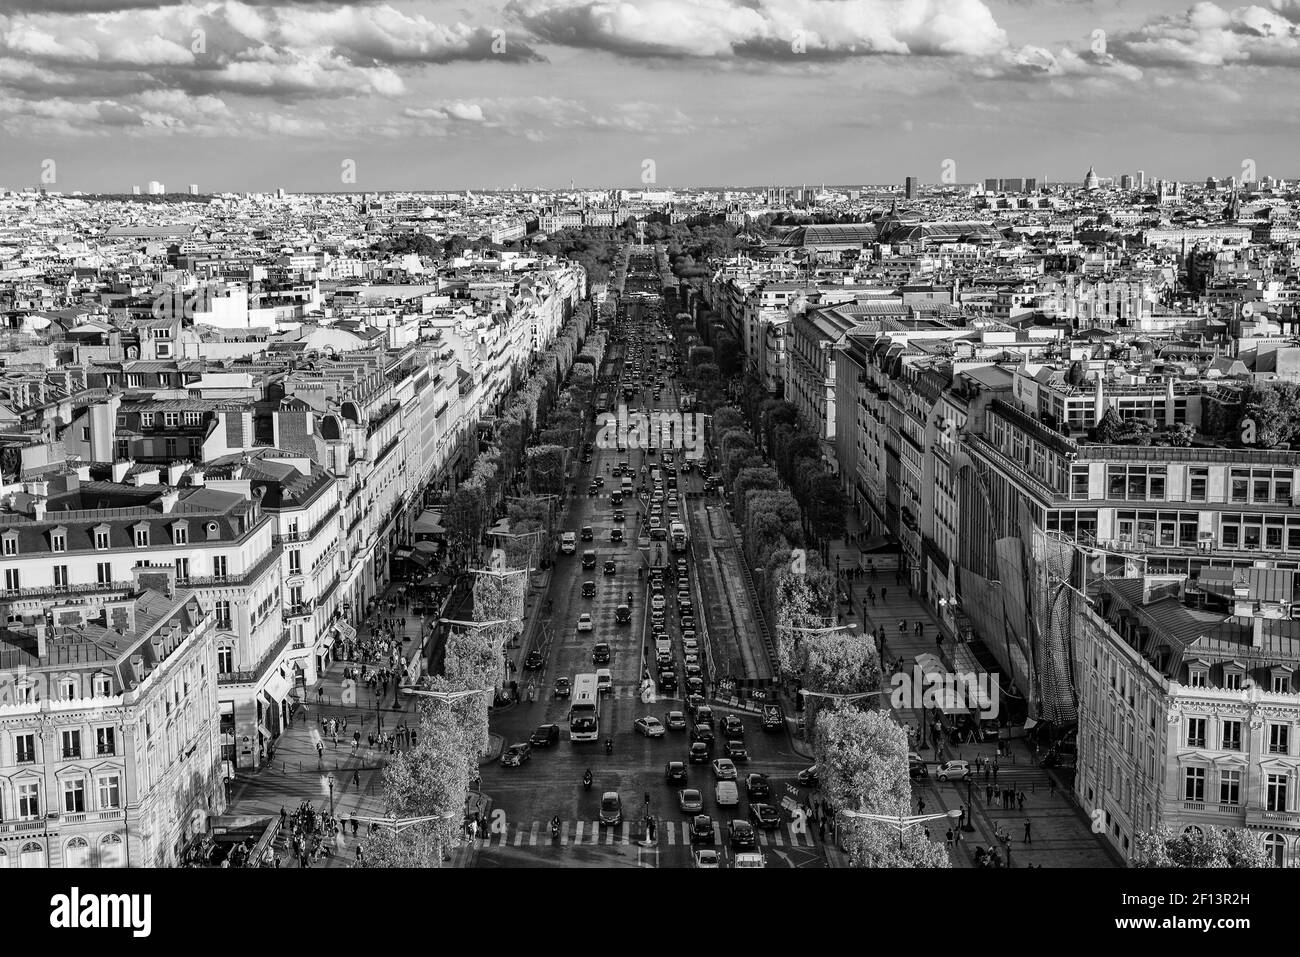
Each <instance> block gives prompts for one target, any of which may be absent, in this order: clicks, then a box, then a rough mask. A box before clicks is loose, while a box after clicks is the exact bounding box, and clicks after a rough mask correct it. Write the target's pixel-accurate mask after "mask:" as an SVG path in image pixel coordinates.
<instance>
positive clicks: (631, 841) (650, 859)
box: [470, 304, 825, 867]
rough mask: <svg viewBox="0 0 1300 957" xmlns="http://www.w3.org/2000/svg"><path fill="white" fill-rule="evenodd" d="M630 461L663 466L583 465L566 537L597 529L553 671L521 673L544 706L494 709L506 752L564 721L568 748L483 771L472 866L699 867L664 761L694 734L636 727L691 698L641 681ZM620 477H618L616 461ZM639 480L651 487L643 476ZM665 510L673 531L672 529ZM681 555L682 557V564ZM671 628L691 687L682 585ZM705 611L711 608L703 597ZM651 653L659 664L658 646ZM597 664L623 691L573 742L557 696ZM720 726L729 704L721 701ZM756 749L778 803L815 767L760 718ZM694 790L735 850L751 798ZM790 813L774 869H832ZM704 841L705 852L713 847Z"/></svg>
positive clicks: (555, 589)
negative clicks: (591, 562)
mask: <svg viewBox="0 0 1300 957" xmlns="http://www.w3.org/2000/svg"><path fill="white" fill-rule="evenodd" d="M650 311H651V310H650V309H649V308H647V307H646V306H644V305H641V304H633V305H632V306H630V307H629V312H630V313H631V316H632V320H633V323H634V324H635V323H636V322H637V321H638V319H639V318H640V317H641V315H642V314H643V313H647V314H648V313H649V312H650ZM643 348H644V350H645V356H646V358H645V359H643V360H642V365H643V368H645V367H646V366H649V365H650V364H651V363H650V362H649V361H647V360H648V359H649V357H650V353H651V350H654V351H656V352H660V353H665V354H666V353H668V352H669V351H670V348H671V347H670V346H667V345H660V346H657V347H656V346H651V345H643ZM676 402H677V391H676V388H675V387H674V385H673V383H672V381H671V380H668V385H667V387H666V388H665V389H664V391H663V398H662V400H661V401H660V402H658V403H652V401H651V397H650V394H649V392H648V391H647V392H645V393H642V394H641V395H640V396H638V397H637V398H636V399H634V400H633V401H632V403H630V404H632V405H637V406H640V407H642V408H645V407H652V406H653V407H658V408H663V409H675V408H676ZM619 461H630V463H631V464H632V465H633V466H634V467H636V468H638V469H639V468H640V466H641V465H642V464H647V465H650V466H651V467H652V466H653V464H654V463H653V461H651V460H650V459H648V458H646V456H645V453H643V452H640V451H632V452H628V451H621V452H620V451H619V450H617V449H599V448H598V449H596V450H595V452H594V457H593V461H592V462H591V463H590V464H588V465H585V466H583V467H582V471H581V472H580V473H579V474H578V476H577V487H578V494H577V495H575V496H571V497H570V505H569V508H568V510H567V512H566V516H565V518H564V522H563V528H564V529H565V530H572V531H578V530H580V529H581V528H582V526H584V525H590V526H591V527H592V529H593V533H594V534H593V541H591V542H583V541H579V542H578V551H577V553H576V554H575V555H561V556H560V557H559V559H558V561H557V564H556V566H555V569H554V572H553V574H552V576H551V585H550V590H549V592H548V596H547V597H548V598H550V599H551V600H552V601H553V602H554V606H553V611H552V614H551V624H552V628H551V635H552V640H551V643H550V646H549V647H547V648H546V649H545V652H546V655H545V664H544V666H543V668H542V669H541V670H540V671H532V672H525V673H523V674H521V676H520V677H519V683H520V687H521V688H526V687H527V686H528V684H529V683H530V682H531V683H532V684H533V685H534V686H535V687H536V689H537V700H536V701H534V702H531V703H530V702H528V701H527V697H526V696H525V700H524V702H523V703H521V704H519V705H517V706H515V707H513V708H510V709H508V710H505V711H503V712H501V713H499V714H496V715H494V717H493V720H492V728H493V730H494V731H496V732H497V733H499V734H501V735H503V736H504V738H505V739H506V744H507V745H508V744H512V743H515V742H518V741H525V740H527V738H528V736H529V735H530V734H531V733H532V731H533V730H534V729H535V728H536V727H537V726H538V725H541V724H547V723H553V724H556V725H558V726H559V727H560V740H559V743H558V744H557V745H555V746H553V747H551V748H546V749H540V748H537V749H534V751H533V756H532V758H531V760H529V761H528V762H526V763H525V764H524V765H522V766H521V767H517V768H506V767H502V766H501V765H500V764H493V765H491V766H489V767H485V768H484V769H483V774H482V791H483V793H484V794H485V795H486V796H487V797H488V799H489V801H490V805H491V808H492V812H491V815H492V816H491V819H490V820H491V824H490V826H489V829H488V830H489V833H488V834H487V835H485V836H483V837H481V839H480V841H479V845H478V848H477V850H476V851H475V852H474V853H473V854H472V855H471V858H470V860H471V861H472V863H473V864H474V865H475V866H479V867H547V866H557V865H558V866H564V867H581V866H592V867H618V866H625V867H688V866H691V863H692V855H691V846H690V844H689V843H688V835H687V831H686V826H685V825H686V824H687V822H689V820H690V818H691V817H692V816H693V815H691V814H686V813H684V812H682V811H681V810H680V809H679V807H678V791H679V790H680V788H679V787H678V786H675V785H669V784H668V783H667V782H666V781H665V779H664V766H665V764H666V763H667V762H668V761H674V760H677V761H685V760H686V758H687V751H688V737H687V732H686V731H669V732H668V733H667V734H666V735H665V736H664V737H663V738H659V739H651V738H646V737H643V736H641V735H639V734H637V733H636V732H635V731H634V730H633V722H634V721H635V720H636V719H637V718H638V717H641V716H643V715H655V716H657V717H658V718H659V719H660V720H661V721H662V720H664V717H665V715H666V714H667V712H669V711H672V710H680V711H684V710H685V702H684V699H683V697H682V696H681V695H682V692H681V690H679V691H678V692H677V694H676V695H675V696H664V695H662V694H660V695H659V696H658V698H657V700H656V701H655V702H654V703H653V704H645V703H642V701H641V698H640V694H639V680H640V677H641V672H642V664H641V662H642V660H643V659H642V655H643V643H644V640H645V639H646V636H647V635H648V634H649V628H648V624H647V619H648V614H647V612H648V609H647V598H648V583H647V581H646V579H645V578H638V576H637V568H638V566H639V565H640V564H642V562H643V561H644V560H645V559H644V557H643V555H642V553H641V552H640V551H639V549H638V548H637V543H636V537H637V510H638V508H639V507H642V506H640V505H639V504H638V502H637V501H636V500H635V499H634V500H633V501H632V502H630V503H625V504H624V511H625V513H626V516H627V518H626V521H625V522H623V523H616V522H615V521H614V519H613V510H612V507H611V505H610V499H609V492H610V491H611V488H617V485H618V480H617V479H616V478H614V477H613V476H612V470H613V468H614V467H615V466H616V464H617V463H618V462H619ZM607 466H608V467H609V469H610V472H611V474H609V475H608V476H607V473H606V467H607ZM596 475H601V476H606V478H605V485H604V487H603V488H601V490H600V494H599V495H596V496H590V497H589V496H588V495H587V494H586V490H587V487H588V484H589V481H590V479H591V477H594V476H596ZM636 481H637V484H638V485H639V484H640V478H639V475H638V478H637V480H636ZM679 483H680V487H679V491H685V490H686V489H687V488H701V487H702V480H701V479H700V477H699V476H698V474H696V473H692V474H690V475H689V476H679ZM667 513H668V509H667V507H665V516H664V523H665V525H666V524H667V523H668V514H667ZM615 528H623V529H624V534H625V536H626V538H627V541H625V542H623V543H621V544H615V543H611V541H610V532H611V531H612V530H613V529H615ZM589 549H590V550H593V551H595V552H596V556H597V564H596V567H595V568H594V569H590V570H584V569H583V568H582V553H583V552H584V551H586V550H589ZM676 557H677V556H675V555H671V554H670V556H669V558H670V562H673V561H675V559H676ZM607 558H612V559H613V560H614V561H615V563H616V573H615V574H613V575H606V574H604V572H603V568H602V566H603V563H604V561H605V560H606V559H607ZM584 581H591V582H594V583H595V586H596V595H595V597H594V598H584V597H582V585H583V582H584ZM629 591H630V592H632V593H633V602H632V611H633V615H632V621H631V623H629V624H623V625H618V624H616V623H615V620H614V611H615V609H616V607H617V606H618V605H619V603H620V602H622V601H624V600H625V599H626V596H627V593H628V592H629ZM668 596H669V601H668V606H669V607H668V611H667V614H666V620H667V625H668V633H669V634H670V635H671V636H672V637H673V645H674V655H675V658H676V665H677V672H678V679H679V681H681V680H682V679H684V677H685V675H684V672H683V667H684V664H683V661H682V658H681V643H680V627H679V624H678V620H677V613H676V610H675V601H673V587H672V586H671V585H670V586H669V589H668ZM694 597H695V605H696V608H697V612H698V610H699V609H700V608H701V607H702V603H701V601H700V596H698V595H696V596H694ZM583 612H588V613H590V614H591V616H592V620H593V623H594V629H593V630H592V631H589V632H579V631H577V629H576V624H577V620H578V616H579V615H580V614H581V613H583ZM597 641H607V642H609V644H610V647H611V650H612V658H611V661H610V663H609V665H607V666H604V665H601V666H597V665H594V664H593V663H592V656H591V651H592V647H593V645H594V644H595V643H596V642H597ZM650 657H653V651H652V650H651V653H650ZM597 667H609V668H610V669H611V671H612V673H613V679H614V688H613V692H612V693H611V694H610V695H608V696H607V697H606V698H605V700H604V701H603V703H602V706H601V714H600V725H601V740H600V741H596V742H571V741H569V739H568V720H567V715H568V701H567V700H564V699H556V698H554V697H553V696H552V689H553V687H554V682H555V679H556V678H557V677H559V676H566V677H569V678H570V679H572V678H573V676H574V675H576V674H579V673H584V672H592V671H594V670H595V669H596V668H597ZM714 710H715V714H716V716H717V724H718V725H719V726H720V725H721V721H722V718H723V716H724V714H726V712H727V709H726V708H723V707H715V708H714ZM743 720H744V723H745V742H746V746H747V748H748V749H749V752H750V760H749V762H748V763H747V764H740V765H739V769H740V773H741V776H742V779H743V776H744V775H745V774H746V773H748V772H749V771H759V772H762V773H765V774H768V775H770V776H771V782H772V786H773V791H774V794H773V798H772V800H771V802H770V803H773V804H778V803H779V801H780V798H781V796H782V795H783V793H784V785H785V783H786V782H787V781H789V782H793V779H794V775H795V774H796V773H797V772H798V771H800V770H802V769H803V768H805V767H807V765H808V763H809V762H808V761H807V759H805V758H803V757H802V756H800V755H799V754H798V753H796V752H795V750H794V748H793V746H792V743H791V741H790V738H789V735H788V732H786V731H781V732H778V733H764V732H763V731H762V730H761V729H760V728H759V726H758V722H757V719H756V718H755V717H754V716H753V715H747V716H745V717H744V719H743ZM606 737H609V738H611V739H612V741H613V744H614V750H613V754H612V755H607V754H606V753H605V747H604V738H606ZM720 747H721V742H719V743H718V744H717V745H715V748H714V753H715V756H717V754H720V753H721V752H720ZM586 769H590V770H591V772H592V775H593V778H594V783H593V786H592V788H591V790H590V791H585V790H584V788H583V786H582V776H583V772H584V770H586ZM689 778H690V780H689V785H688V786H690V787H694V788H699V789H700V790H701V791H702V793H703V797H704V809H703V810H704V813H706V814H709V815H711V816H712V817H713V820H714V823H715V829H714V830H715V836H714V842H713V846H714V847H715V848H717V849H719V850H722V851H723V852H724V859H725V860H727V861H730V860H731V852H730V850H729V849H727V848H726V846H725V845H726V843H727V842H726V837H727V834H726V827H727V822H728V821H730V820H731V819H733V818H743V817H745V816H746V815H747V814H748V807H747V803H746V799H745V797H744V788H743V786H742V787H741V788H740V791H741V803H740V806H739V807H736V808H729V809H719V808H718V806H717V804H716V802H715V800H714V780H713V774H712V771H711V768H710V766H709V765H692V766H690V768H689ZM605 791H616V792H618V794H619V795H620V797H621V799H622V802H623V811H624V822H623V824H622V825H620V826H615V827H605V828H601V827H600V826H599V825H598V824H597V823H596V822H597V818H598V811H599V806H600V798H601V794H602V793H603V792H605ZM647 795H648V796H649V799H650V803H649V808H648V810H649V813H650V814H651V815H652V816H653V817H654V818H655V820H656V822H657V834H656V841H655V843H654V845H653V846H648V847H647V846H641V845H640V843H639V842H640V840H641V838H642V837H643V824H642V822H643V820H644V818H645V814H646V811H647V808H646V804H645V798H646V796H647ZM557 814H558V815H559V817H560V820H561V822H562V829H561V834H560V837H559V838H558V839H553V838H552V836H551V832H550V825H549V822H550V820H551V818H552V817H553V816H555V815H557ZM789 817H790V816H789V815H788V814H785V815H783V818H784V820H783V821H782V825H781V827H780V828H779V829H777V830H774V831H770V832H762V833H761V834H760V848H759V849H760V850H762V851H763V854H764V857H765V860H766V862H767V865H768V866H773V867H780V866H787V867H810V866H814V867H820V866H825V858H824V855H823V853H822V844H821V839H820V838H819V836H818V835H817V833H816V830H815V829H811V830H809V829H805V828H803V827H802V826H801V825H800V824H798V823H795V822H792V821H791V820H790V819H789ZM701 846H702V845H701Z"/></svg>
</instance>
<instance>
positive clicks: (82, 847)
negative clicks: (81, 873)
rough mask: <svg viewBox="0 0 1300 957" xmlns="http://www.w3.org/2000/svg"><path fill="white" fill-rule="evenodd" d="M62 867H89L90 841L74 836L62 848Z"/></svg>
mask: <svg viewBox="0 0 1300 957" xmlns="http://www.w3.org/2000/svg"><path fill="white" fill-rule="evenodd" d="M63 866H64V867H90V842H89V841H87V840H86V839H85V838H84V837H74V838H72V839H71V840H70V841H68V843H67V844H65V845H64V848H63Z"/></svg>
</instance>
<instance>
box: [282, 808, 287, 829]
mask: <svg viewBox="0 0 1300 957" xmlns="http://www.w3.org/2000/svg"><path fill="white" fill-rule="evenodd" d="M287 817H288V815H287V814H285V812H284V805H280V826H281V827H284V821H285V818H287Z"/></svg>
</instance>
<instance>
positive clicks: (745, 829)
mask: <svg viewBox="0 0 1300 957" xmlns="http://www.w3.org/2000/svg"><path fill="white" fill-rule="evenodd" d="M730 831H731V846H732V848H733V849H734V850H737V851H741V850H747V851H748V850H753V849H754V847H755V846H757V844H758V835H756V834H755V833H754V825H752V824H750V823H749V822H748V821H732V822H731V827H730Z"/></svg>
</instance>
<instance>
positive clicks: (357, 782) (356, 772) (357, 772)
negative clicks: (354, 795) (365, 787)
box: [352, 768, 361, 788]
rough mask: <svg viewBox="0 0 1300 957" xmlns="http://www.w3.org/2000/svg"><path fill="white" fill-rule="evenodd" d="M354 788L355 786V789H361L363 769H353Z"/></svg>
mask: <svg viewBox="0 0 1300 957" xmlns="http://www.w3.org/2000/svg"><path fill="white" fill-rule="evenodd" d="M352 786H353V787H358V788H359V787H361V769H360V768H353V769H352Z"/></svg>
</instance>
